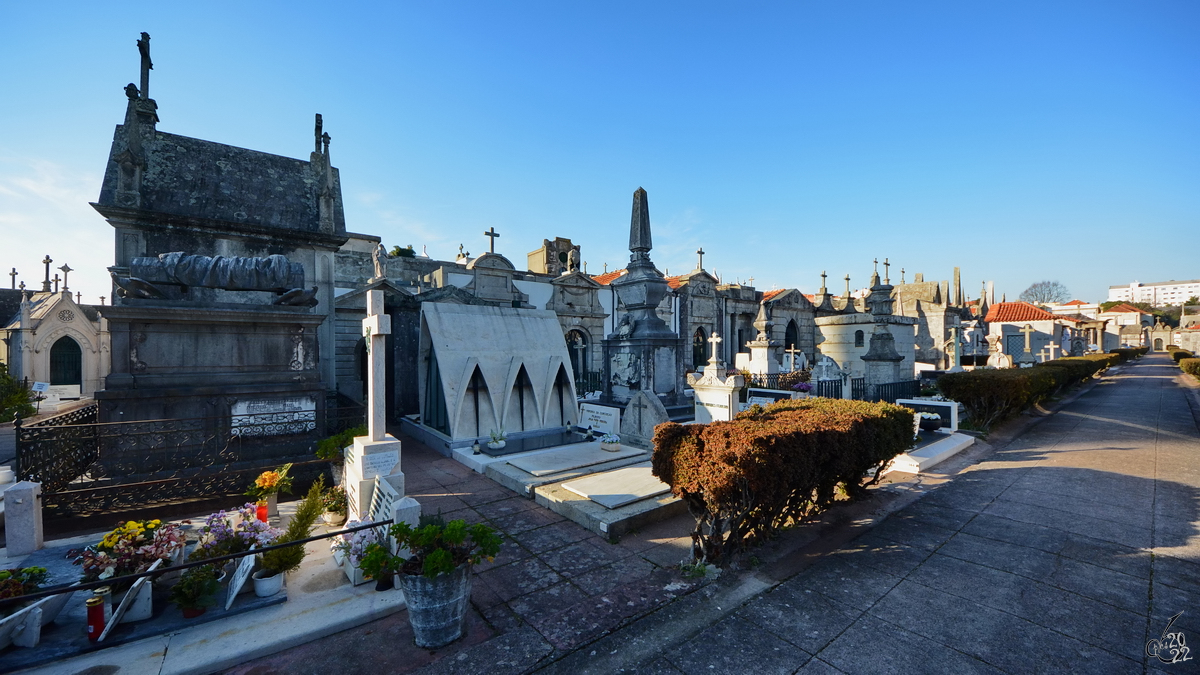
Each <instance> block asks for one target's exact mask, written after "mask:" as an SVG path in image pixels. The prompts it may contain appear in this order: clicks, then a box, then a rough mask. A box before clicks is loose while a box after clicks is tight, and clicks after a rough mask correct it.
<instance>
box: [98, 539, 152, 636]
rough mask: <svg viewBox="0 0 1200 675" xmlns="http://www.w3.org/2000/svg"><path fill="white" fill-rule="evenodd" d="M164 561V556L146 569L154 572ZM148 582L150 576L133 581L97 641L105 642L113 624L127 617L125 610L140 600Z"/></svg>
mask: <svg viewBox="0 0 1200 675" xmlns="http://www.w3.org/2000/svg"><path fill="white" fill-rule="evenodd" d="M162 562H163V561H162V558H159V559H158V560H155V561H154V563H153V564H152V565H150V567H148V568H146V571H147V572H153V571H154V570H156V569H158V568H159V566H160V565H162ZM148 583H150V577H142V578H141V579H138V580H137V581H135V582H133V586H131V587H130V588H129V591H128V592H126V593H125V599H124V600H122V601H121V604H120V605H119V606H118V607H117V608H116V609H114V610H113V613H112V618H111V619H110V620H109V621H108V622H107V623H106V624H105V625H104V632H103V633H100V637H99V638H98V639H97V640H96V641H97V642H104V638H106V637H108V633H109V632H110V631H111V630H112V629H113V626H116V625H117V624H119V623H121V619H123V618H125V612H127V611H129V606H130V605H132V604H133V603H134V602H136V601H137V600H138V595H140V591H141V590H142V587H144V586H145V585H146V584H148Z"/></svg>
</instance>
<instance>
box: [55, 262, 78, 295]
mask: <svg viewBox="0 0 1200 675" xmlns="http://www.w3.org/2000/svg"><path fill="white" fill-rule="evenodd" d="M58 269H60V270H62V273H63V287H62V289H63V290H64V291H65V290H67V273H68V272H74V271H75V270H73V269H71V266H70V265H68V264H66V263H63V266H62V267H60V268H58ZM56 276H57V275H56Z"/></svg>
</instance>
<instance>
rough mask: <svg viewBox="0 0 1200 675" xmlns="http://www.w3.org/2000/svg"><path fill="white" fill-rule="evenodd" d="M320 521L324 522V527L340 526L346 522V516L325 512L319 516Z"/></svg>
mask: <svg viewBox="0 0 1200 675" xmlns="http://www.w3.org/2000/svg"><path fill="white" fill-rule="evenodd" d="M321 520H324V521H325V524H326V525H341V524H342V523H344V522H346V514H344V513H334V512H333V511H326V512H325V513H322V514H321Z"/></svg>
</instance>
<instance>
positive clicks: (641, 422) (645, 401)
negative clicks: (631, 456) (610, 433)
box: [621, 390, 670, 449]
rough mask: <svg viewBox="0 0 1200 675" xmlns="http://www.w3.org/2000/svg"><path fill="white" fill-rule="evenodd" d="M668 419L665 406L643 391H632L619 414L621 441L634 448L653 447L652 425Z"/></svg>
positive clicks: (656, 398) (655, 397) (654, 425)
mask: <svg viewBox="0 0 1200 675" xmlns="http://www.w3.org/2000/svg"><path fill="white" fill-rule="evenodd" d="M668 421H670V417H668V415H667V408H666V406H664V405H663V404H662V401H660V400H658V397H657V396H651V395H650V394H647V393H646V392H644V391H641V390H638V391H636V392H634V394H633V396H632V397H630V399H629V404H628V405H626V406H625V412H624V413H623V414H622V415H621V443H622V444H623V445H632V446H634V447H636V448H644V449H653V447H654V445H653V439H654V427H656V426H658V425H660V424H662V423H663V422H668Z"/></svg>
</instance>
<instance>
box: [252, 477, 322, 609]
mask: <svg viewBox="0 0 1200 675" xmlns="http://www.w3.org/2000/svg"><path fill="white" fill-rule="evenodd" d="M324 486H325V483H324V480H323V479H320V478H319V479H317V481H316V482H315V483H313V484H312V487H311V488H309V489H308V494H307V495H306V496H305V497H304V499H303V500H302V501H301V502H300V505H299V506H297V507H296V513H294V514H292V519H291V521H290V522H288V526H287V529H286V530H284V531H283V534H281V535H279V538H278V539H276V540H275V541H274V542H273V545H279V544H286V543H288V542H293V541H300V540H301V539H307V538H308V537H309V535H311V534H312V528H313V525H314V524H316V522H317V518H319V517H320V515H321V511H323V510H324V507H323V506H322V505H321V490H322V488H323V487H324ZM302 562H304V544H293V545H291V546H286V547H284V548H278V549H273V550H270V551H265V552H263V554H262V569H260V570H258V571H257V572H255V573H254V574H253V575H251V577H250V578H251V579H253V580H254V594H255V595H257V596H258V597H260V598H266V597H269V596H272V595H275V594H276V593H278V592H279V591H280V589H282V588H283V575H284V574H287V573H288V572H293V571H295V570H297V569H299V568H300V563H302Z"/></svg>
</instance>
